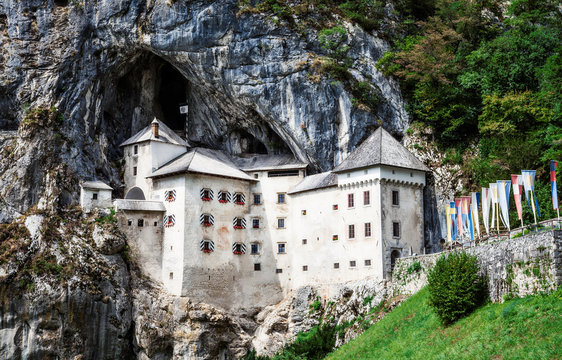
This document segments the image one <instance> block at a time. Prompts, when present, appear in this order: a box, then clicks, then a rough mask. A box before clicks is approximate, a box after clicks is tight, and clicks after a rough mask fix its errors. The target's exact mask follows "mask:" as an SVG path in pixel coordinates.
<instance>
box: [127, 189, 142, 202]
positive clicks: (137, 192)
mask: <svg viewBox="0 0 562 360" xmlns="http://www.w3.org/2000/svg"><path fill="white" fill-rule="evenodd" d="M125 199H130V200H146V198H145V197H144V192H143V191H142V189H141V188H139V187H136V186H135V187H134V188H132V189H131V190H129V192H128V193H127V195H125Z"/></svg>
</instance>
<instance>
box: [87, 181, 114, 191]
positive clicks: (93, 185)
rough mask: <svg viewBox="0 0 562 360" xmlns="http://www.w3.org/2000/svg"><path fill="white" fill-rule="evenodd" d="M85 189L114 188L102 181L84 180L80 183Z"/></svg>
mask: <svg viewBox="0 0 562 360" xmlns="http://www.w3.org/2000/svg"><path fill="white" fill-rule="evenodd" d="M80 186H81V187H82V188H83V189H92V190H113V188H112V187H111V186H109V185H107V184H106V183H104V182H102V181H84V182H83V183H81V184H80Z"/></svg>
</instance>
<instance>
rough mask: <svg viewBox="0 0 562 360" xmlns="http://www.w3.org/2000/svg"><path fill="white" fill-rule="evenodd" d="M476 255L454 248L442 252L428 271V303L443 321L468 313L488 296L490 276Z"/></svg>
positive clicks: (450, 320) (449, 321) (453, 319)
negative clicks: (483, 270) (480, 272)
mask: <svg viewBox="0 0 562 360" xmlns="http://www.w3.org/2000/svg"><path fill="white" fill-rule="evenodd" d="M478 272H479V269H478V261H477V259H476V257H475V256H471V255H468V254H467V253H465V252H455V253H451V254H449V255H448V256H445V255H443V256H441V257H440V258H439V260H437V263H436V264H435V267H434V268H433V269H432V270H431V271H430V272H429V274H428V288H429V305H430V306H431V307H432V308H433V310H434V311H435V313H436V314H437V316H438V317H439V319H440V320H441V322H442V323H443V324H444V325H449V324H452V323H454V322H455V321H457V320H458V319H460V318H462V317H464V316H467V315H469V314H470V313H472V311H474V310H475V309H476V308H478V307H479V306H480V305H482V304H483V303H484V302H486V300H487V299H488V284H487V278H486V277H485V276H482V275H480V274H479V273H478Z"/></svg>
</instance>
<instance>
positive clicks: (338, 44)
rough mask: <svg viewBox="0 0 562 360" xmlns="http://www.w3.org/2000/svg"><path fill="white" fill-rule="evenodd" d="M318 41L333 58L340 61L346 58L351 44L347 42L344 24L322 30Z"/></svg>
mask: <svg viewBox="0 0 562 360" xmlns="http://www.w3.org/2000/svg"><path fill="white" fill-rule="evenodd" d="M318 41H319V42H320V46H321V47H322V48H323V49H324V50H325V51H326V53H327V54H328V55H329V56H330V57H331V58H333V59H335V60H336V61H338V62H340V63H343V62H344V61H345V60H346V58H347V52H348V51H349V45H347V44H346V41H347V30H346V29H345V28H344V27H343V26H334V27H332V28H327V29H322V30H320V32H319V33H318Z"/></svg>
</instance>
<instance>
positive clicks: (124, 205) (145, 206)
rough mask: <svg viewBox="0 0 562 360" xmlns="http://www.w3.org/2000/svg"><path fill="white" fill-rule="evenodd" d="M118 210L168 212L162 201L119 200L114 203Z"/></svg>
mask: <svg viewBox="0 0 562 360" xmlns="http://www.w3.org/2000/svg"><path fill="white" fill-rule="evenodd" d="M113 205H114V206H115V207H116V208H117V210H129V211H166V208H165V207H164V203H163V202H162V201H150V200H130V199H117V200H115V201H114V202H113Z"/></svg>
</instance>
